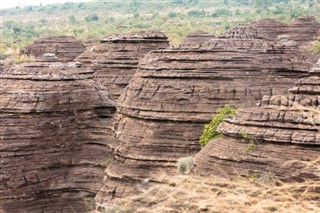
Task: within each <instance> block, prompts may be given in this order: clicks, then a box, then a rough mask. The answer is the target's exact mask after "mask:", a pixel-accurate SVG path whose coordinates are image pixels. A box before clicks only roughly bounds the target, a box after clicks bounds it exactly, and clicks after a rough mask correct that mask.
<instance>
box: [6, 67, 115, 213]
mask: <svg viewBox="0 0 320 213" xmlns="http://www.w3.org/2000/svg"><path fill="white" fill-rule="evenodd" d="M0 85H1V90H0V100H1V102H0V138H1V140H0V168H1V170H0V204H1V205H0V212H4V213H12V212H15V213H24V212H35V213H37V212H42V213H43V212H45V213H47V212H87V211H88V210H86V208H87V207H89V205H90V203H92V202H91V201H90V199H91V200H92V199H93V197H94V196H95V194H96V192H97V191H98V190H99V189H100V188H101V186H102V185H101V184H102V178H103V175H104V169H105V168H106V166H107V164H108V162H109V160H110V159H111V156H112V150H111V148H110V146H111V145H112V143H115V141H114V140H115V138H114V136H113V134H112V132H111V130H110V128H109V127H110V123H111V120H112V117H113V114H114V111H115V107H114V103H113V101H111V100H110V99H109V98H108V92H107V91H106V89H105V88H104V87H102V86H100V85H99V84H98V83H96V82H95V81H93V72H92V71H87V70H84V69H80V68H75V67H73V66H71V65H66V64H65V65H63V64H60V63H51V64H44V63H34V64H27V65H21V66H14V67H11V68H6V69H4V70H2V71H1V74H0ZM108 156H110V157H108ZM87 199H89V200H88V201H87Z"/></svg>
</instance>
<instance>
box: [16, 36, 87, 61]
mask: <svg viewBox="0 0 320 213" xmlns="http://www.w3.org/2000/svg"><path fill="white" fill-rule="evenodd" d="M85 50H86V47H85V46H84V44H83V43H81V42H80V41H78V40H77V39H75V38H74V37H72V36H50V37H44V38H40V39H38V40H36V41H34V42H33V43H32V44H31V45H29V46H27V47H26V48H25V49H24V50H22V51H21V53H22V54H26V55H32V56H35V58H36V61H37V62H71V61H73V60H74V59H75V58H76V57H77V56H78V55H80V54H81V53H83V52H84V51H85Z"/></svg>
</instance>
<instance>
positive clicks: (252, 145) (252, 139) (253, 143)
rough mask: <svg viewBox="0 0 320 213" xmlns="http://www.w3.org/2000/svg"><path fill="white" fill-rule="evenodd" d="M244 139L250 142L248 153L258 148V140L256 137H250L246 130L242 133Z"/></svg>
mask: <svg viewBox="0 0 320 213" xmlns="http://www.w3.org/2000/svg"><path fill="white" fill-rule="evenodd" d="M240 134H241V136H242V137H243V139H245V140H248V141H249V143H248V145H247V148H246V152H252V151H253V149H254V148H256V144H257V140H256V137H255V136H254V135H249V134H248V133H247V132H246V131H245V130H241V132H240Z"/></svg>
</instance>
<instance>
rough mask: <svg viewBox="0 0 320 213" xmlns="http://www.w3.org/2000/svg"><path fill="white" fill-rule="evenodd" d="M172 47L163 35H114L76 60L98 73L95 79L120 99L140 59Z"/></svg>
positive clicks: (112, 95) (144, 33)
mask: <svg viewBox="0 0 320 213" xmlns="http://www.w3.org/2000/svg"><path fill="white" fill-rule="evenodd" d="M168 46H169V43H168V40H167V37H166V36H165V35H164V34H163V33H161V32H140V33H129V34H121V35H110V36H108V37H106V38H104V39H102V40H101V44H100V45H97V46H95V47H93V48H90V49H89V50H87V51H86V52H84V53H83V54H82V55H80V56H79V57H78V58H77V59H76V61H78V62H81V63H82V64H83V66H84V67H88V68H90V69H92V70H94V71H95V79H96V80H97V81H98V82H100V83H101V84H102V85H104V86H105V87H106V88H107V89H108V90H109V92H110V94H111V97H112V98H113V100H117V99H118V97H119V96H120V94H121V92H122V91H123V89H124V88H125V87H126V86H127V85H128V83H129V81H130V79H131V77H132V75H133V74H134V72H135V70H136V68H137V65H138V62H139V60H140V58H142V57H143V56H144V55H145V54H146V53H148V52H149V51H151V50H156V49H164V48H166V47H168Z"/></svg>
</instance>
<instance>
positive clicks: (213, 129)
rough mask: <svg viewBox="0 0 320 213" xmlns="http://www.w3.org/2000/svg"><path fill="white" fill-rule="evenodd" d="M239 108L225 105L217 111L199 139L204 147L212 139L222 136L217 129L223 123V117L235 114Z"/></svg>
mask: <svg viewBox="0 0 320 213" xmlns="http://www.w3.org/2000/svg"><path fill="white" fill-rule="evenodd" d="M236 112H237V110H236V109H235V108H232V107H231V106H229V105H225V106H224V107H223V108H219V109H217V111H216V113H217V114H216V115H215V116H214V118H213V119H212V121H211V122H210V123H209V124H207V125H205V126H204V130H203V133H202V135H201V138H200V140H199V143H200V145H201V146H202V147H204V146H205V145H207V144H208V143H209V141H210V140H212V139H214V138H218V137H220V135H221V133H219V132H218V131H217V128H218V126H219V124H221V123H222V121H223V119H225V118H227V117H230V116H233V115H235V114H236Z"/></svg>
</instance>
